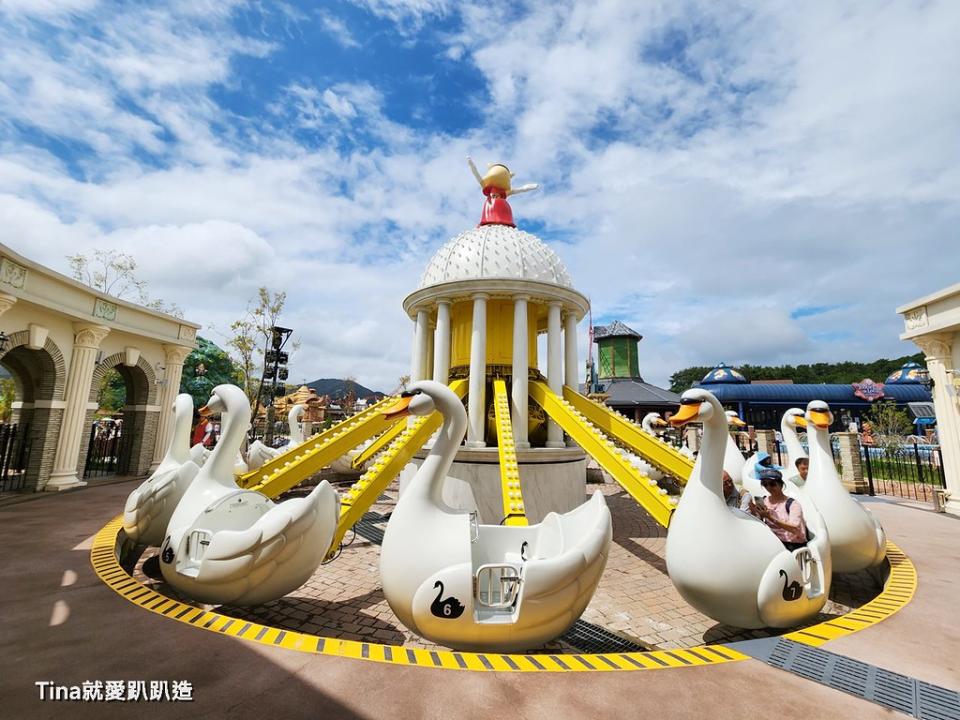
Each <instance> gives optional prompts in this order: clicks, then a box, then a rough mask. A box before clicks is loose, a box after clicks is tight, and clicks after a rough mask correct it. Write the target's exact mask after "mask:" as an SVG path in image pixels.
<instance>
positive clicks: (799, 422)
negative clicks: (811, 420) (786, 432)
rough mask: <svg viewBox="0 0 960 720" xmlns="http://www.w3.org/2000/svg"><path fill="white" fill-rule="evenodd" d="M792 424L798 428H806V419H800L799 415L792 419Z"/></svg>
mask: <svg viewBox="0 0 960 720" xmlns="http://www.w3.org/2000/svg"><path fill="white" fill-rule="evenodd" d="M793 422H794V424H795V425H799V426H800V427H806V426H807V419H806V418H805V417H800V416H799V415H798V416H796V417H795V418H794V419H793Z"/></svg>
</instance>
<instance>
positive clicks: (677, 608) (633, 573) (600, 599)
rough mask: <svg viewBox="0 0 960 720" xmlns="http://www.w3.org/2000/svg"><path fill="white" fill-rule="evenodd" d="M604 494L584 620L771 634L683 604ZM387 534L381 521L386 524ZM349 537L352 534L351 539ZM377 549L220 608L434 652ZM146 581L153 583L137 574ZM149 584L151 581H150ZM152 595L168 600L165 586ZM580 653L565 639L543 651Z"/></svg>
mask: <svg viewBox="0 0 960 720" xmlns="http://www.w3.org/2000/svg"><path fill="white" fill-rule="evenodd" d="M596 487H599V488H600V489H601V490H602V491H603V493H604V494H605V495H606V496H607V503H608V505H609V507H610V511H611V513H612V515H613V544H612V545H611V551H610V558H609V561H608V563H607V568H606V570H605V572H604V575H603V579H602V580H601V581H600V586H599V587H598V588H597V592H596V595H594V598H593V600H592V602H591V603H590V605H589V607H587V610H586V612H585V613H584V615H583V619H584V620H586V621H587V622H590V623H593V624H595V625H599V626H601V627H603V628H606V629H607V630H609V631H610V632H613V633H615V634H618V635H620V636H622V637H624V638H628V639H630V640H632V641H633V642H636V643H638V644H640V645H643V646H645V647H648V648H651V649H666V648H676V647H692V646H695V645H702V644H703V643H712V642H726V641H731V640H743V639H749V638H754V637H766V636H767V635H768V634H770V633H769V632H767V631H763V630H755V631H744V630H740V629H738V628H731V627H728V626H725V625H719V624H717V623H716V622H715V621H713V620H711V619H710V618H708V617H706V616H705V615H702V614H700V613H699V612H697V611H696V610H694V609H693V608H692V607H690V606H689V605H687V604H686V603H685V602H684V601H683V600H682V599H681V598H680V596H679V595H678V594H677V592H676V590H675V589H674V587H673V585H672V584H671V582H670V578H669V577H668V576H667V572H666V566H665V563H664V559H663V558H664V550H665V544H666V531H665V530H664V529H663V528H662V527H660V525H658V524H657V523H656V522H655V521H654V520H653V519H652V518H651V517H650V516H649V515H647V514H646V513H645V512H644V511H643V510H642V509H641V508H640V507H639V506H638V505H637V504H636V502H634V500H633V499H632V498H630V496H629V495H627V494H626V493H625V492H624V491H623V490H621V489H620V486H619V485H617V484H615V483H613V482H612V481H609V479H608V481H607V482H605V483H604V484H603V485H599V486H596V485H592V486H590V487H589V489H590V491H591V492H592V491H593V489H594V488H596ZM396 496H397V489H396V487H395V486H393V487H391V488H390V489H389V490H388V491H387V492H386V494H385V495H384V496H382V497H381V501H380V502H378V503H377V504H376V505H374V507H373V508H372V510H373V511H374V512H377V513H380V514H381V515H384V514H386V513H389V512H391V511H392V510H393V507H394V505H395V504H396ZM380 527H385V523H383V524H380ZM348 540H349V537H348ZM379 561H380V549H379V546H377V545H375V544H372V543H370V542H369V541H367V540H365V539H364V538H362V537H361V536H359V535H357V536H356V537H355V538H354V540H353V542H352V543H351V544H350V545H349V546H347V547H345V548H344V549H343V552H342V553H341V555H340V557H338V558H337V559H336V560H334V561H333V562H331V563H329V564H327V565H323V566H321V567H320V568H319V569H318V570H317V572H316V573H315V574H314V576H313V577H312V578H311V579H310V580H309V581H308V582H307V583H306V584H305V585H304V586H303V587H301V588H300V589H299V590H297V591H296V592H294V593H292V594H290V595H287V596H286V597H284V598H281V599H280V600H276V601H273V602H270V603H267V604H266V605H263V606H260V607H256V608H222V611H223V612H225V613H227V614H229V615H232V616H235V617H238V618H242V619H246V620H255V621H257V622H261V623H265V624H270V625H274V626H277V627H282V628H285V629H290V630H298V631H302V632H308V633H313V634H317V635H323V636H326V637H335V638H346V639H350V640H367V641H372V642H381V643H389V644H393V645H405V646H407V647H414V648H427V649H433V648H435V647H437V646H435V645H433V644H432V643H428V642H425V641H424V640H422V639H421V638H419V637H418V636H416V635H414V634H413V633H411V632H409V631H408V630H407V629H406V628H405V627H403V625H401V624H400V622H399V620H397V618H396V616H395V615H394V614H393V612H392V611H391V610H390V607H389V605H388V604H387V601H386V599H385V598H384V596H383V592H382V591H381V590H380V571H379ZM140 577H141V580H144V581H148V580H147V578H145V577H143V576H142V575H141V576H140ZM834 578H835V579H834V583H833V590H832V593H831V600H830V602H828V603H827V605H826V607H825V608H824V612H823V613H821V615H820V616H818V617H817V618H815V619H814V620H812V621H811V622H810V624H811V625H812V624H814V623H817V622H821V621H823V620H825V619H828V618H830V617H835V616H837V615H842V614H844V613H846V612H849V610H851V609H853V608H854V607H859V606H860V605H862V604H864V603H865V602H867V601H868V600H870V599H871V598H872V597H874V596H875V595H876V594H877V592H879V589H880V588H879V586H878V585H877V584H876V582H875V581H874V580H873V579H872V578H871V577H870V576H869V575H868V574H866V573H858V574H855V575H847V576H834ZM148 582H151V583H152V582H153V581H148ZM155 588H156V589H158V590H159V591H161V592H166V593H168V594H171V595H172V593H170V591H169V589H168V588H166V586H165V585H163V583H162V582H157V583H155ZM540 650H541V651H546V650H549V651H550V652H576V651H577V649H576V648H573V647H571V646H569V645H567V644H566V643H564V642H563V641H557V642H555V643H551V644H549V645H546V646H544V647H542V648H540Z"/></svg>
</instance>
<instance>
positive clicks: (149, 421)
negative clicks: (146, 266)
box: [0, 244, 200, 490]
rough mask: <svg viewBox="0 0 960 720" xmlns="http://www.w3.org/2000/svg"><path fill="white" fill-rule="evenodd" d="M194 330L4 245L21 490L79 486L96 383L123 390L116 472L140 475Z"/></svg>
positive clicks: (0, 324) (3, 302)
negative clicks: (114, 379) (111, 373)
mask: <svg viewBox="0 0 960 720" xmlns="http://www.w3.org/2000/svg"><path fill="white" fill-rule="evenodd" d="M199 327H200V326H199V325H197V324H196V323H191V322H187V321H185V320H181V319H179V318H176V317H173V316H171V315H166V314H164V313H160V312H156V311H153V310H150V309H147V308H145V307H142V306H139V305H135V304H133V303H129V302H126V301H124V300H119V299H117V298H114V297H111V296H109V295H106V294H104V293H101V292H98V291H96V290H94V289H93V288H90V287H88V286H86V285H84V284H82V283H79V282H77V281H75V280H73V279H71V278H68V277H66V276H64V275H61V274H59V273H57V272H54V271H53V270H50V269H49V268H46V267H44V266H42V265H40V264H38V263H35V262H33V261H31V260H28V259H27V258H25V257H23V256H22V255H19V254H17V253H15V252H14V251H13V250H11V249H10V248H8V247H7V246H5V245H2V244H0V330H2V331H3V333H4V334H5V335H6V336H7V338H8V341H7V344H6V348H5V349H4V350H3V351H0V365H3V367H4V368H6V370H7V371H8V372H9V373H10V375H11V376H12V377H13V380H14V384H15V386H16V400H15V402H14V404H13V416H12V418H11V422H12V423H15V424H17V426H18V428H20V429H21V430H22V431H23V432H25V433H26V438H27V440H28V441H29V444H28V446H27V447H28V452H27V454H26V465H25V468H24V471H23V487H24V489H25V490H64V489H69V488H74V487H78V486H80V485H81V484H82V482H83V481H82V475H83V469H84V465H85V461H86V455H87V448H88V440H89V437H90V429H91V426H92V424H93V420H94V414H95V412H96V410H97V403H96V399H97V390H98V388H99V383H100V379H101V378H102V377H103V375H104V373H106V372H107V371H108V370H109V369H111V368H115V369H116V370H117V371H118V372H119V373H120V375H121V376H122V377H123V380H124V384H125V385H126V392H127V404H126V406H125V407H124V408H123V421H124V422H123V434H124V435H125V438H124V441H123V442H122V443H121V447H122V448H123V454H122V457H121V458H120V461H119V463H118V464H119V468H118V470H119V471H120V472H122V473H124V474H129V475H145V474H147V473H148V472H149V471H150V469H151V467H155V466H156V465H157V464H159V462H160V459H161V458H162V456H163V453H164V451H165V449H166V446H167V444H168V441H169V437H170V433H171V431H172V419H173V418H172V406H173V401H174V398H175V397H176V395H177V393H178V391H179V388H180V376H181V373H182V370H183V362H184V360H185V359H186V357H187V355H188V354H189V353H190V351H191V350H192V349H193V347H194V345H195V343H196V335H197V330H198V329H199Z"/></svg>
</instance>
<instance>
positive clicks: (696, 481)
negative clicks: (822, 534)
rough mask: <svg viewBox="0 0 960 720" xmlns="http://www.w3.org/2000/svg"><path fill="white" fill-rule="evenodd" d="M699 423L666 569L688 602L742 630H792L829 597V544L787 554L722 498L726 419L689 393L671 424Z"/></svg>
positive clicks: (704, 398)
mask: <svg viewBox="0 0 960 720" xmlns="http://www.w3.org/2000/svg"><path fill="white" fill-rule="evenodd" d="M697 421H699V422H702V423H703V445H702V447H701V448H700V453H699V455H698V456H697V461H696V463H695V464H694V467H693V472H692V473H691V475H690V479H689V480H687V484H686V486H685V487H684V490H683V495H682V496H681V497H680V502H679V504H678V505H677V509H676V511H675V512H674V513H673V517H672V519H671V521H670V527H669V530H668V532H667V548H666V560H667V572H668V574H669V575H670V580H671V581H672V582H673V584H674V586H675V587H676V588H677V591H678V592H679V593H680V595H681V596H682V597H683V599H684V600H686V601H687V602H688V603H689V604H690V605H692V606H693V607H695V608H696V609H697V610H699V611H700V612H702V613H703V614H704V615H707V616H709V617H711V618H713V619H714V620H716V621H718V622H721V623H725V624H727V625H732V626H735V627H741V628H761V627H791V626H793V625H797V624H798V623H801V622H803V621H805V620H808V619H810V618H811V617H813V616H815V615H816V614H817V613H818V612H819V611H820V609H821V608H822V607H823V605H824V603H825V602H826V601H827V597H828V595H829V593H830V557H829V545H828V544H827V543H826V542H825V539H824V538H819V539H817V538H814V540H816V542H810V543H809V544H808V546H807V547H803V548H799V549H797V550H793V551H790V550H787V549H786V548H785V547H784V546H783V543H781V542H780V540H779V539H777V537H776V536H775V535H774V534H773V533H772V532H771V531H770V529H769V528H768V527H766V526H765V525H764V524H763V523H762V522H760V521H759V520H757V519H756V518H754V517H752V516H750V515H748V514H746V513H744V512H741V511H740V510H736V509H731V508H729V507H728V506H727V505H726V502H725V500H724V496H723V476H722V473H723V469H724V468H723V459H724V454H725V451H726V438H725V437H724V436H726V437H727V438H728V437H729V433H728V432H727V418H726V416H725V415H724V410H723V406H721V405H720V403H719V402H718V401H717V399H716V398H715V397H714V396H713V395H712V394H710V393H709V392H707V391H706V390H702V389H693V390H687V391H686V392H685V393H683V396H682V405H681V406H680V411H679V412H678V413H677V414H676V415H674V416H673V417H671V418H670V423H671V424H673V425H675V426H683V425H685V424H687V423H689V422H697Z"/></svg>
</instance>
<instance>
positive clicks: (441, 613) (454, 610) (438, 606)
mask: <svg viewBox="0 0 960 720" xmlns="http://www.w3.org/2000/svg"><path fill="white" fill-rule="evenodd" d="M433 587H434V588H439V589H440V592H438V593H437V597H436V598H434V601H433V602H432V603H430V612H431V613H433V614H434V615H436V616H437V617H438V618H443V619H445V620H456V619H457V618H458V617H460V616H461V615H463V610H464V607H463V605H462V604H461V603H460V601H459V600H457V599H456V598H455V597H453V595H451V596H450V597H448V598H447V599H446V600H441V599H440V598H441V597H442V596H443V583H442V582H440V581H439V580H437V582H436V583H434V585H433Z"/></svg>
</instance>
